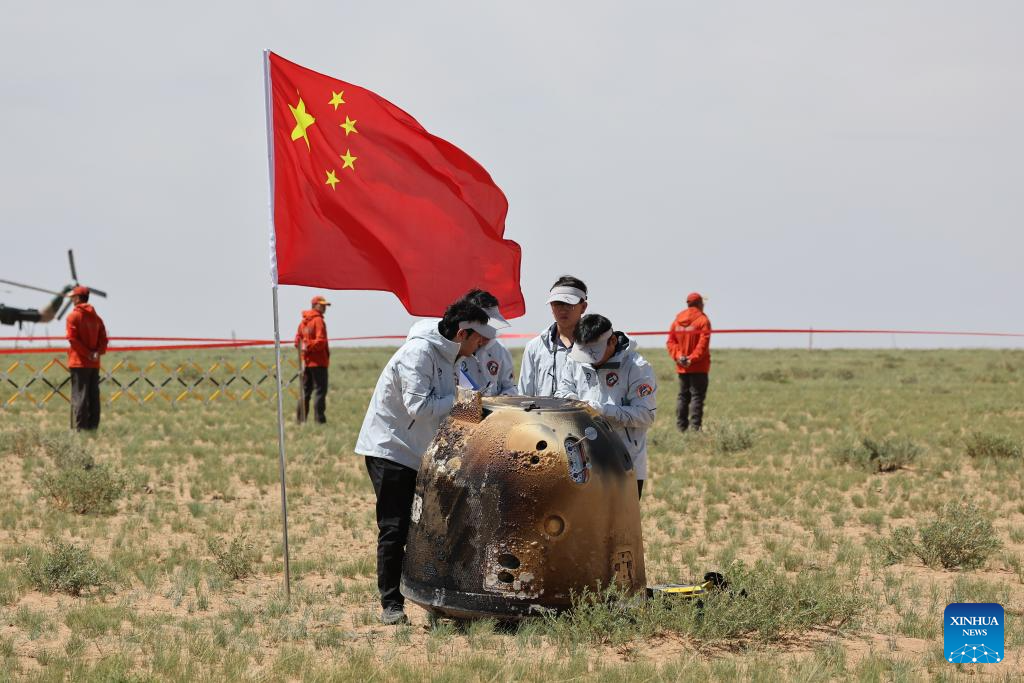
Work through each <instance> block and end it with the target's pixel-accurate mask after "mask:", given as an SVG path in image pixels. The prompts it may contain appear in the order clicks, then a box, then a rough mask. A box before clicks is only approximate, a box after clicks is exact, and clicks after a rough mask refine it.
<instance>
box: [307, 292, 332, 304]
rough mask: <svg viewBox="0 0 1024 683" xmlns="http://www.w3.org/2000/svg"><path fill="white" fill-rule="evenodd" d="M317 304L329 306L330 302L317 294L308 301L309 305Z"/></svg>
mask: <svg viewBox="0 0 1024 683" xmlns="http://www.w3.org/2000/svg"><path fill="white" fill-rule="evenodd" d="M317 304H323V305H324V306H330V305H331V302H330V301H328V300H327V299H325V298H323V297H322V296H320V295H319V294H317V295H316V296H314V297H313V300H312V301H310V302H309V305H310V306H316V305H317Z"/></svg>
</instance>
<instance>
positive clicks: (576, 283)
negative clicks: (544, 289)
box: [549, 275, 587, 294]
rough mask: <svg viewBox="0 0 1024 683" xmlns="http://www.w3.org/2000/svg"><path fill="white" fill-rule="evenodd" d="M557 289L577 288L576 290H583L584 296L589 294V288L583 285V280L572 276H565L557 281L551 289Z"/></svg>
mask: <svg viewBox="0 0 1024 683" xmlns="http://www.w3.org/2000/svg"><path fill="white" fill-rule="evenodd" d="M555 287H575V288H576V289H579V290H582V291H583V293H584V294H586V293H587V286H586V285H585V284H584V283H583V280H581V279H579V278H578V277H573V276H572V275H563V276H562V277H560V278H558V279H557V280H555V284H553V285H551V289H554V288H555ZM549 291H550V290H549Z"/></svg>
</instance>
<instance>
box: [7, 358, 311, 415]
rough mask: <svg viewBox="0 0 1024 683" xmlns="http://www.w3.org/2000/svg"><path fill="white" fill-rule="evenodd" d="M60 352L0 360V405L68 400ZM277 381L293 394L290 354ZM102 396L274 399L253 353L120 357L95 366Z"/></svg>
mask: <svg viewBox="0 0 1024 683" xmlns="http://www.w3.org/2000/svg"><path fill="white" fill-rule="evenodd" d="M65 361H66V359H65V358H50V359H46V358H40V359H31V360H20V359H19V360H11V361H8V362H6V363H3V365H0V409H3V408H8V407H10V406H13V405H14V404H16V403H18V402H21V403H26V404H29V405H31V406H35V407H37V408H42V407H45V406H47V405H48V404H50V403H52V402H53V401H57V402H58V403H60V400H61V399H63V401H64V402H67V403H70V401H71V375H70V374H69V372H68V368H67V365H66V362H65ZM282 362H283V364H284V368H283V372H284V376H282V383H283V385H284V387H285V388H286V391H287V393H289V394H290V395H291V396H292V398H294V399H296V400H297V399H298V396H299V391H298V387H299V368H298V361H297V360H296V359H294V358H289V359H283V360H282ZM100 391H101V395H102V397H103V400H104V402H106V403H111V404H112V403H117V402H118V401H132V402H134V403H137V404H140V405H144V404H147V403H164V404H176V403H182V402H185V401H200V402H203V403H212V402H214V401H265V400H269V399H276V397H277V381H276V374H275V372H274V364H273V363H265V362H263V361H261V360H258V359H257V358H256V357H255V356H250V357H249V358H247V359H245V360H242V361H241V362H228V361H217V362H214V363H212V364H210V365H209V366H207V365H200V364H199V363H197V362H195V361H192V360H187V361H183V362H179V363H171V364H167V363H163V362H160V361H150V362H148V363H142V364H140V363H136V362H134V361H131V360H126V359H120V360H118V361H116V362H115V363H113V364H111V365H110V366H109V367H103V368H101V369H100Z"/></svg>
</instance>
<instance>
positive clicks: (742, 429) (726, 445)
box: [711, 422, 754, 454]
mask: <svg viewBox="0 0 1024 683" xmlns="http://www.w3.org/2000/svg"><path fill="white" fill-rule="evenodd" d="M711 433H712V435H713V436H714V444H715V450H716V451H718V452H719V453H722V454H725V453H738V452H739V451H745V450H747V449H748V448H750V447H751V446H753V445H754V430H753V429H752V428H750V427H748V426H746V425H744V424H733V423H731V422H726V423H722V424H717V425H715V426H714V428H712V430H711Z"/></svg>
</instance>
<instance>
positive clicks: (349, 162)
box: [341, 149, 359, 171]
mask: <svg viewBox="0 0 1024 683" xmlns="http://www.w3.org/2000/svg"><path fill="white" fill-rule="evenodd" d="M358 158H359V157H354V156H352V150H350V149H346V150H345V153H344V154H342V155H341V160H342V161H344V162H345V164H344V165H343V166H342V167H341V170H343V171H344V170H345V169H346V168H351V169H352V170H353V171H354V170H356V159H358Z"/></svg>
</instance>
